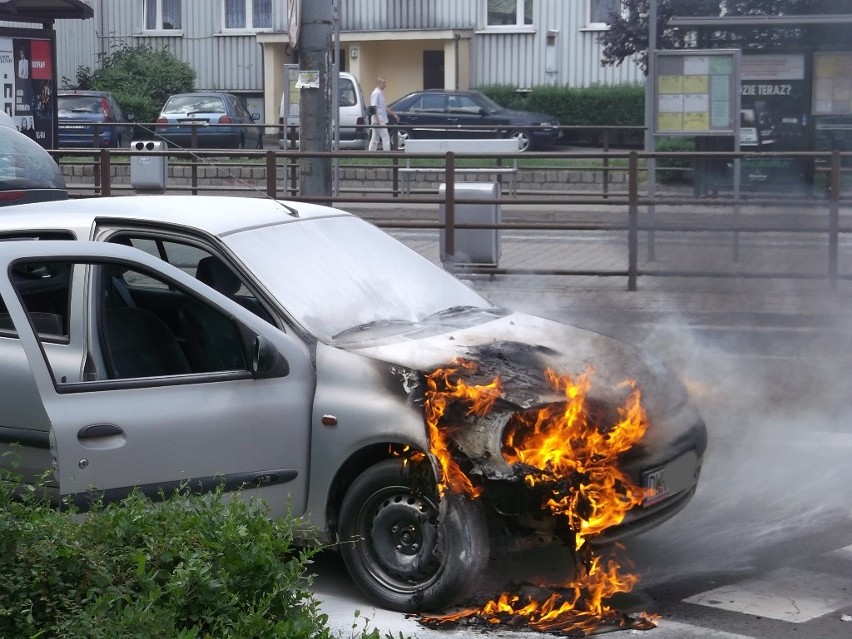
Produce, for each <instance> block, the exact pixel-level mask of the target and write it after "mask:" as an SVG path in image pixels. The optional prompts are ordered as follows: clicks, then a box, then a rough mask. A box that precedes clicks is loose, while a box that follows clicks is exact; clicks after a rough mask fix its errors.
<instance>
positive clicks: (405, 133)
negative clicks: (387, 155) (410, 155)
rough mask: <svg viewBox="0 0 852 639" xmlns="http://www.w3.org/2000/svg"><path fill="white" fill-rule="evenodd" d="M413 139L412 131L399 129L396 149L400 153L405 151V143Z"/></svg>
mask: <svg viewBox="0 0 852 639" xmlns="http://www.w3.org/2000/svg"><path fill="white" fill-rule="evenodd" d="M410 139H411V131H409V130H408V129H397V131H396V148H397V149H398V150H400V151H405V143H406V142H408V141H409V140H410Z"/></svg>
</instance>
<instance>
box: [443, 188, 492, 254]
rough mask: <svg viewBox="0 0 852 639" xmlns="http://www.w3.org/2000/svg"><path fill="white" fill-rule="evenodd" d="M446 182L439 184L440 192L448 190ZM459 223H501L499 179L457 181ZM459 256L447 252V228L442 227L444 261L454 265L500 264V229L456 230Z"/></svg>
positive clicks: (444, 218)
mask: <svg viewBox="0 0 852 639" xmlns="http://www.w3.org/2000/svg"><path fill="white" fill-rule="evenodd" d="M446 188H447V185H446V183H443V184H441V186H440V187H438V194H439V195H440V196H441V197H443V196H444V194H445V193H446ZM485 199H493V200H494V203H493V204H479V203H476V204H472V203H466V202H465V200H485ZM455 211H456V215H455V222H456V224H497V223H499V222H500V184H499V183H497V182H456V188H455ZM439 217H440V220H441V224H446V207H445V205H444V204H441V205H440V211H439ZM454 237H455V255H454V256H448V255H447V243H446V231H445V230H444V229H441V261H442V262H448V261H450V262H452V263H454V264H474V265H479V266H497V262H498V261H499V259H500V232H499V230H498V229H456V232H455V235H454Z"/></svg>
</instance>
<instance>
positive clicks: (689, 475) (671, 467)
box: [642, 451, 698, 506]
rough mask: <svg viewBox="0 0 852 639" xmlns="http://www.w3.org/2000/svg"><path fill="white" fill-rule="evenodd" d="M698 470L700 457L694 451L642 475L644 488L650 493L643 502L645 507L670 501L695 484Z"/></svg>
mask: <svg viewBox="0 0 852 639" xmlns="http://www.w3.org/2000/svg"><path fill="white" fill-rule="evenodd" d="M697 470H698V457H697V455H696V454H695V452H694V451H689V452H688V453H684V454H683V455H681V456H680V457H676V458H675V459H673V460H671V461H670V462H668V463H667V464H665V465H664V466H660V467H659V468H654V469H653V470H647V471H645V472H644V473H642V487H643V488H645V489H647V490H648V491H650V492H649V493H648V496H647V497H645V499H644V501H643V502H642V505H643V506H652V505H653V504H656V503H658V502H661V501H663V500H664V499H668V498H669V497H671V496H672V495H674V494H675V493H679V492H680V491H682V490H685V489H687V488H689V487H690V486H692V484H693V483H695V473H696V471H697Z"/></svg>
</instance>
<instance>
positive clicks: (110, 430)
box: [77, 424, 124, 439]
mask: <svg viewBox="0 0 852 639" xmlns="http://www.w3.org/2000/svg"><path fill="white" fill-rule="evenodd" d="M123 434H124V431H123V430H121V429H120V428H119V427H118V426H116V425H115V424H90V425H88V426H83V428H81V429H80V430H79V431H77V439H95V438H97V437H115V436H117V435H123Z"/></svg>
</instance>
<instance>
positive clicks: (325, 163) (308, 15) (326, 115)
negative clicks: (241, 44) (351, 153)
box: [299, 0, 336, 197]
mask: <svg viewBox="0 0 852 639" xmlns="http://www.w3.org/2000/svg"><path fill="white" fill-rule="evenodd" d="M333 15H334V12H333V4H332V0H310V1H309V2H303V3H302V26H301V30H300V31H301V36H300V39H299V40H300V46H299V71H300V73H301V72H308V71H310V72H315V73H317V74H318V76H319V86H317V87H309V86H305V87H302V88H301V90H300V91H299V118H300V123H301V127H300V128H301V133H300V138H299V144H300V150H301V151H302V152H304V153H308V154H310V153H318V152H319V153H328V152H329V151H331V104H332V102H335V103H336V100H334V101H333V100H332V96H331V82H330V80H331V47H332V42H331V36H332V23H333V21H334V20H333ZM299 169H300V171H299V172H300V180H299V192H300V194H301V195H302V196H303V197H304V196H307V197H317V196H323V195H331V158H330V157H329V156H325V157H321V156H316V155H314V156H311V155H307V156H305V157H302V158H300V160H299Z"/></svg>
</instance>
